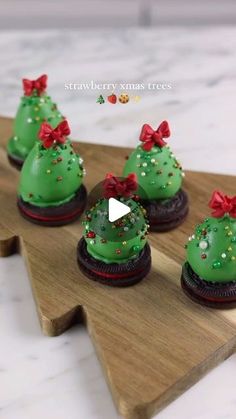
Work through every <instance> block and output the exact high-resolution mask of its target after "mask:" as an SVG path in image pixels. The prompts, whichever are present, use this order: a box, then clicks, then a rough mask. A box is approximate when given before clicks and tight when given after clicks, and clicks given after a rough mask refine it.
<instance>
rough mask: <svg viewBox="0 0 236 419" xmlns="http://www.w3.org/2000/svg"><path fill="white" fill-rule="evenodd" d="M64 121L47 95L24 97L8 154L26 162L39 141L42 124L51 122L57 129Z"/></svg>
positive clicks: (9, 142) (9, 143) (8, 146)
mask: <svg viewBox="0 0 236 419" xmlns="http://www.w3.org/2000/svg"><path fill="white" fill-rule="evenodd" d="M63 119H64V118H63V116H62V115H61V113H60V112H59V111H58V110H57V106H56V104H55V103H53V102H52V100H51V98H50V97H49V96H47V95H46V94H42V95H41V96H37V94H35V93H34V94H33V95H32V96H23V97H22V98H21V102H20V106H19V108H18V111H17V114H16V117H15V120H14V125H13V136H12V137H11V138H10V140H9V141H8V145H7V152H8V154H10V155H12V156H15V157H18V158H20V159H23V160H24V159H25V158H26V157H27V155H28V154H29V152H30V151H31V149H32V148H33V146H34V144H35V142H36V141H37V140H38V133H39V129H40V126H41V124H42V122H45V121H46V122H49V123H50V125H51V126H52V127H53V128H55V127H56V126H57V125H58V124H59V122H61V121H62V120H63Z"/></svg>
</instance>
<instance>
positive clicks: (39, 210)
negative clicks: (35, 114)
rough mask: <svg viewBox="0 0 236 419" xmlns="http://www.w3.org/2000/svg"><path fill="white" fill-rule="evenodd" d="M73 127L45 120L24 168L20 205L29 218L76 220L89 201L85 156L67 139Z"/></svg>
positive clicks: (45, 222) (46, 221)
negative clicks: (84, 179) (83, 158)
mask: <svg viewBox="0 0 236 419" xmlns="http://www.w3.org/2000/svg"><path fill="white" fill-rule="evenodd" d="M69 134H70V128H69V126H68V123H67V121H66V120H65V121H62V122H61V123H60V124H59V125H58V126H57V127H56V128H54V129H53V128H52V127H51V125H49V124H48V123H46V122H45V123H43V124H42V125H41V128H40V132H39V139H40V141H37V142H36V143H35V145H34V147H33V149H32V150H31V152H30V153H29V155H28V157H27V158H26V160H25V162H24V165H23V167H22V171H21V176H20V183H19V188H18V207H19V210H20V212H21V214H22V215H23V216H24V217H25V218H27V219H28V220H30V221H32V222H35V223H38V224H43V225H48V226H53V225H62V224H66V223H69V222H72V221H74V220H75V219H76V218H78V217H79V216H80V214H81V213H82V211H83V209H84V207H85V204H86V189H85V187H84V186H83V184H82V181H83V175H84V169H83V166H82V162H83V160H82V158H81V157H80V156H79V155H78V154H76V153H75V151H74V149H73V146H72V143H71V141H70V140H69V139H68V138H67V136H68V135H69Z"/></svg>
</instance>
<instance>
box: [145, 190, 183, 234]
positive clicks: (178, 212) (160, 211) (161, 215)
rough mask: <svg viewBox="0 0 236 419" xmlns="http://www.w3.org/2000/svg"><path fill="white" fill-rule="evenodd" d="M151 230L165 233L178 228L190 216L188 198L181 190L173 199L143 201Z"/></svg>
mask: <svg viewBox="0 0 236 419" xmlns="http://www.w3.org/2000/svg"><path fill="white" fill-rule="evenodd" d="M141 204H142V205H143V207H144V208H145V209H146V211H147V218H148V220H149V225H150V230H151V231H157V232H164V231H169V230H172V229H174V228H176V227H178V226H179V225H180V224H182V222H183V221H184V220H185V218H186V217H187V215H188V211H189V208H188V196H187V194H186V192H185V191H183V190H182V189H180V190H179V191H178V192H177V193H176V194H175V195H174V197H173V198H169V199H157V200H142V201H141Z"/></svg>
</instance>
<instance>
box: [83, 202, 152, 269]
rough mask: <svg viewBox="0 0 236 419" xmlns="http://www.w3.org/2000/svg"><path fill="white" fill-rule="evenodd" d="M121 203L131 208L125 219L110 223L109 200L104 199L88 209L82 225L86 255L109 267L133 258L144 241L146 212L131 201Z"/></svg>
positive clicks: (141, 247) (139, 250)
mask: <svg viewBox="0 0 236 419" xmlns="http://www.w3.org/2000/svg"><path fill="white" fill-rule="evenodd" d="M116 199H119V198H116ZM120 200H121V201H122V202H123V203H125V205H129V206H130V208H131V212H130V213H129V214H127V215H126V216H124V217H122V218H121V219H119V220H117V221H115V222H110V221H109V220H108V200H107V199H105V198H104V199H100V200H99V201H98V202H97V203H96V205H95V206H94V207H93V208H91V209H90V211H89V212H88V213H87V218H86V221H85V222H84V224H85V230H84V238H85V240H86V243H87V250H88V252H89V254H90V255H91V256H92V257H94V258H95V259H98V260H100V261H102V262H105V263H108V264H109V263H125V262H127V261H128V260H130V259H133V258H136V257H137V256H138V255H139V254H140V252H141V250H142V249H143V247H144V246H145V244H146V242H147V239H146V234H147V229H148V225H147V221H146V219H145V210H144V209H143V208H142V207H141V205H140V204H138V203H137V202H135V201H133V200H132V199H129V198H120Z"/></svg>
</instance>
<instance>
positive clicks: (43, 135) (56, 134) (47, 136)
mask: <svg viewBox="0 0 236 419" xmlns="http://www.w3.org/2000/svg"><path fill="white" fill-rule="evenodd" d="M68 135H70V127H69V125H68V122H67V121H66V120H65V121H62V122H60V124H59V125H58V126H57V127H56V128H55V129H53V128H52V127H51V125H49V124H48V123H47V122H44V123H43V124H42V125H41V128H40V131H39V138H40V140H41V141H42V142H43V146H44V147H45V148H50V147H51V146H52V145H53V144H54V143H58V144H64V142H65V141H66V137H67V136H68Z"/></svg>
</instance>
